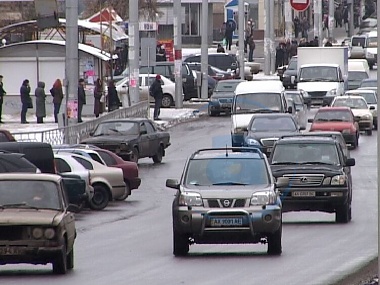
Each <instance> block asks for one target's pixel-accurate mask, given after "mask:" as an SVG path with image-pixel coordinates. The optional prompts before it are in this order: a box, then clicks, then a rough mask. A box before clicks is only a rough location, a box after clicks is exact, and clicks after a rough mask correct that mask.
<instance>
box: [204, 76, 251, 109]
mask: <svg viewBox="0 0 380 285" xmlns="http://www.w3.org/2000/svg"><path fill="white" fill-rule="evenodd" d="M244 81H245V80H241V79H229V80H222V81H219V82H218V83H217V85H216V87H215V89H214V91H213V93H212V95H211V97H210V101H209V103H208V108H207V109H208V115H209V116H217V115H220V113H222V112H225V113H231V108H232V101H233V97H234V95H235V89H236V86H237V85H238V84H239V83H241V82H244Z"/></svg>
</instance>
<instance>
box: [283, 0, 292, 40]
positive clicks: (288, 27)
mask: <svg viewBox="0 0 380 285" xmlns="http://www.w3.org/2000/svg"><path fill="white" fill-rule="evenodd" d="M284 14H285V38H287V39H291V38H292V35H293V21H292V7H291V5H290V0H285V2H284Z"/></svg>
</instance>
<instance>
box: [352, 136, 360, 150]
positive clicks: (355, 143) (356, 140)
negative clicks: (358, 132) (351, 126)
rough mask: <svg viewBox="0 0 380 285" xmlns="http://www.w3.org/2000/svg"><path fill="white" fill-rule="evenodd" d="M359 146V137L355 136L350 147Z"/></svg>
mask: <svg viewBox="0 0 380 285" xmlns="http://www.w3.org/2000/svg"><path fill="white" fill-rule="evenodd" d="M358 146H359V138H358V136H356V137H355V141H354V142H353V143H352V148H353V149H356V148H357V147H358Z"/></svg>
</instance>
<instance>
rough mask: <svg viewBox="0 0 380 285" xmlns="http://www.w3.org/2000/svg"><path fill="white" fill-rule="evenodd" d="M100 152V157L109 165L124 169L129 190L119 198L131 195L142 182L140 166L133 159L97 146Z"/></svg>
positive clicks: (122, 198) (97, 150)
mask: <svg viewBox="0 0 380 285" xmlns="http://www.w3.org/2000/svg"><path fill="white" fill-rule="evenodd" d="M94 150H95V151H96V152H97V153H99V155H100V157H101V158H102V159H103V160H104V162H105V163H106V165H107V166H110V167H117V168H121V169H122V170H123V176H124V182H125V184H126V185H127V191H125V194H124V196H122V197H120V198H119V199H118V200H120V201H121V200H124V199H126V198H127V197H128V196H129V195H131V193H132V190H133V189H137V188H139V186H140V184H141V178H139V168H138V166H137V163H135V162H132V161H125V160H124V159H122V158H121V157H120V156H118V155H117V154H115V153H113V152H112V151H109V150H106V149H100V148H96V149H94Z"/></svg>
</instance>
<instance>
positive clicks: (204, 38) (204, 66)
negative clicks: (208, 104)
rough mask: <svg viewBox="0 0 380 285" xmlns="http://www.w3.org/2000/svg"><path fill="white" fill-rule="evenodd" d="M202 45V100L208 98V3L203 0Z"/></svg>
mask: <svg viewBox="0 0 380 285" xmlns="http://www.w3.org/2000/svg"><path fill="white" fill-rule="evenodd" d="M201 23H202V29H201V30H202V45H201V62H202V64H201V73H202V89H201V90H202V92H201V98H202V99H207V98H208V1H207V0H202V22H201Z"/></svg>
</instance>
